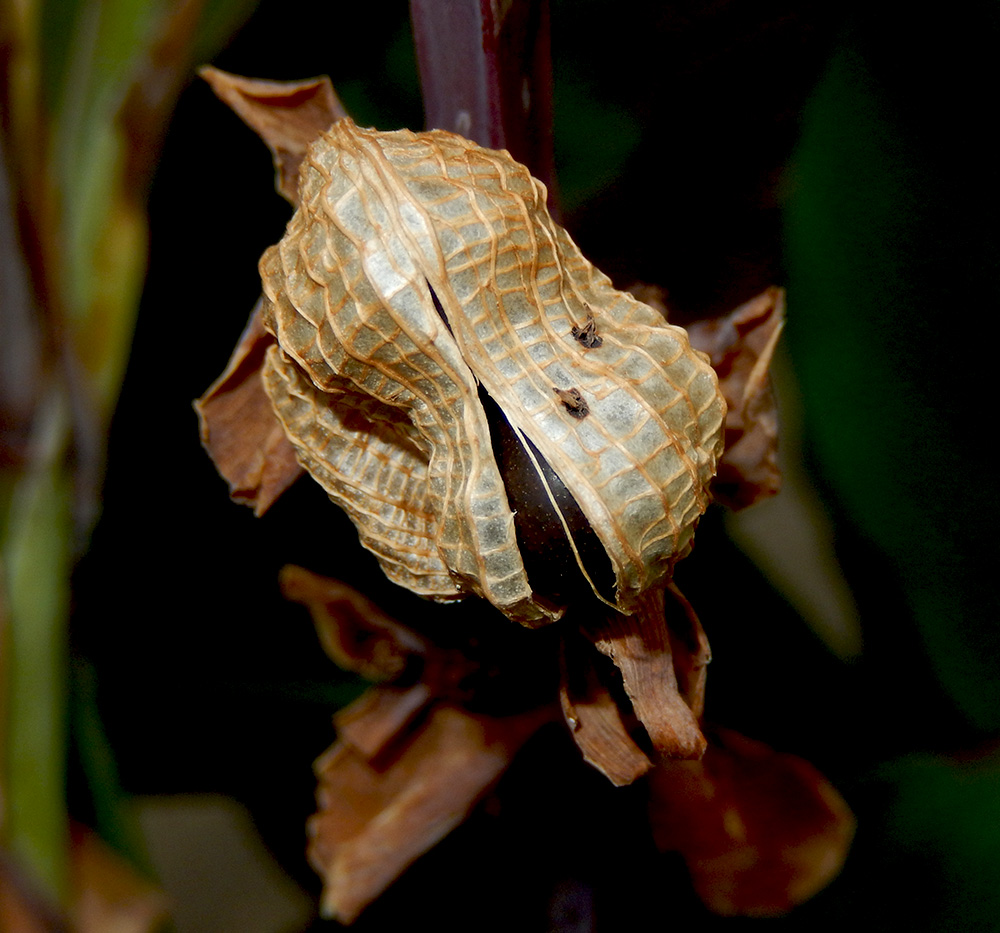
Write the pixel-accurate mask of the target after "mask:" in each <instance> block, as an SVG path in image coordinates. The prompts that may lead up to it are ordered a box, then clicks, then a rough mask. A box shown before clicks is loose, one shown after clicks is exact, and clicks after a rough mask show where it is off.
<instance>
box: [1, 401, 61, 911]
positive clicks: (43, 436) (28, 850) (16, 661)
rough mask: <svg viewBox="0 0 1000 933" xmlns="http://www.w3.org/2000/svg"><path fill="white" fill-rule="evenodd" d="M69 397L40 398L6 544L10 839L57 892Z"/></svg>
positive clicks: (10, 510) (3, 562)
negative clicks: (67, 399) (66, 457)
mask: <svg viewBox="0 0 1000 933" xmlns="http://www.w3.org/2000/svg"><path fill="white" fill-rule="evenodd" d="M68 439H69V418H68V412H67V405H66V400H65V397H64V395H63V394H62V393H61V392H58V391H52V392H50V393H49V395H48V396H47V397H46V398H45V399H44V400H43V401H42V403H41V405H40V406H39V410H38V416H37V419H36V424H35V432H34V437H33V438H32V451H31V455H30V459H29V463H28V465H27V467H26V469H25V470H24V471H23V472H22V473H21V475H20V476H19V477H18V479H17V480H16V481H15V482H14V484H13V486H12V488H11V489H10V498H9V507H8V511H7V515H6V521H5V523H4V525H5V534H4V537H3V539H2V543H0V570H2V572H3V590H4V593H5V601H6V609H7V612H8V620H7V626H6V630H5V632H4V635H5V640H4V642H5V643H4V645H3V653H4V655H5V657H4V664H3V666H4V672H5V675H6V680H7V684H6V689H7V709H6V712H7V722H6V724H5V729H4V733H5V739H6V753H5V756H4V757H5V761H4V764H5V771H6V774H5V780H4V796H5V798H6V800H5V803H6V812H5V814H4V825H3V830H4V839H5V843H6V846H7V848H8V849H9V851H10V852H11V854H12V855H13V856H14V857H15V858H16V859H17V861H18V862H19V863H20V864H21V865H22V866H24V867H25V868H27V870H28V871H29V872H30V873H31V875H32V876H33V877H34V879H35V880H36V881H37V882H38V883H39V884H40V885H41V886H42V887H43V889H44V890H45V892H46V893H47V894H49V895H50V896H51V897H52V898H53V899H54V900H57V901H58V902H62V901H63V899H64V897H65V895H66V892H67V887H68V856H67V850H68V843H69V833H68V823H67V816H66V795H65V758H66V698H67V616H68V610H69V569H70V548H71V540H70V539H71V529H72V517H71V490H70V480H69V473H68V470H67V469H66V465H65V455H66V452H67V448H68Z"/></svg>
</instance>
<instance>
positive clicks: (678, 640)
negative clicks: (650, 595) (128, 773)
mask: <svg viewBox="0 0 1000 933" xmlns="http://www.w3.org/2000/svg"><path fill="white" fill-rule="evenodd" d="M664 600H665V606H664V609H665V617H666V621H667V632H668V634H669V637H670V650H671V654H672V655H673V661H674V665H673V666H674V675H675V676H676V678H677V690H678V692H679V693H680V695H681V697H683V699H684V702H685V703H686V704H687V705H688V707H690V709H691V712H692V713H693V714H694V717H695V719H696V720H698V721H699V722H700V721H701V718H702V716H704V714H705V682H706V680H707V679H708V665H709V662H710V661H711V660H712V649H711V647H710V646H709V644H708V637H707V636H706V635H705V630H704V629H703V628H702V626H701V620H700V619H699V618H698V615H697V613H696V612H695V611H694V607H693V606H692V605H691V603H689V602H688V601H687V599H686V597H685V596H684V594H683V593H682V592H681V591H680V590H679V589H678V588H677V584H676V583H673V582H671V583H670V584H669V585H668V586H667V588H666V592H665V593H664Z"/></svg>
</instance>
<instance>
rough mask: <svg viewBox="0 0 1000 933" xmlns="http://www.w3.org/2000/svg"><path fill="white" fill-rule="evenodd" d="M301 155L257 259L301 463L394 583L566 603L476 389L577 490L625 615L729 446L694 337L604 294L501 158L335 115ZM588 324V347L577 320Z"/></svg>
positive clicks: (659, 572)
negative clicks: (518, 524)
mask: <svg viewBox="0 0 1000 933" xmlns="http://www.w3.org/2000/svg"><path fill="white" fill-rule="evenodd" d="M301 171H302V204H301V207H300V209H299V211H298V212H297V213H296V215H295V217H294V218H293V219H292V221H291V223H290V224H289V227H288V232H287V234H286V236H285V238H284V239H283V240H282V242H281V243H280V244H278V246H276V247H272V248H271V249H269V250H268V251H267V253H266V254H265V255H264V257H263V259H262V261H261V274H262V278H263V281H264V291H265V295H266V303H265V309H264V321H265V325H266V326H267V327H268V329H269V330H271V331H272V332H273V333H274V334H275V336H276V337H277V340H278V344H279V346H280V350H278V349H272V350H270V351H269V353H268V357H267V362H266V366H265V384H266V386H267V389H268V392H269V394H270V395H271V398H272V400H273V402H274V404H275V409H276V411H277V412H278V416H279V418H280V419H281V420H282V422H283V424H284V425H285V428H286V430H287V432H288V435H289V437H290V439H291V440H292V442H293V444H295V446H296V448H297V449H298V452H299V457H300V460H301V461H302V463H303V464H304V465H305V466H306V469H307V470H309V472H310V473H312V474H313V475H314V477H315V478H316V479H317V480H318V481H319V482H320V483H321V484H322V485H323V486H324V488H325V489H326V490H327V492H328V493H329V494H330V496H331V498H333V499H334V501H336V502H337V503H338V504H340V505H342V506H343V507H344V508H345V509H346V510H347V511H348V513H349V515H350V516H351V518H352V519H353V520H354V522H355V524H356V525H357V526H358V529H359V532H360V535H361V539H362V543H363V544H364V545H365V546H366V547H368V548H370V549H371V550H372V551H373V552H374V553H375V554H376V556H377V557H378V558H379V560H380V562H381V563H382V566H383V569H384V570H385V571H386V573H387V574H388V575H389V577H390V578H391V579H393V580H395V581H396V582H399V583H402V584H403V585H406V586H409V587H410V588H411V589H415V590H416V591H418V592H422V593H425V594H426V595H431V596H434V597H436V598H443V599H448V598H455V597H456V596H459V595H462V594H465V593H470V592H471V593H477V594H480V595H483V596H485V597H486V598H487V599H489V600H490V601H491V602H492V603H493V604H494V605H496V606H497V607H498V608H500V609H501V610H502V611H503V612H505V613H506V614H507V615H509V616H510V617H511V618H514V619H517V620H519V621H521V622H525V623H528V624H538V623H540V622H544V621H547V620H551V619H553V618H556V617H558V615H559V614H560V613H559V611H558V610H554V609H553V608H552V607H551V606H550V605H548V604H547V603H546V602H545V601H544V600H539V599H536V598H535V597H534V594H533V592H532V587H531V585H530V584H529V581H528V579H527V575H526V572H525V570H524V565H523V561H522V558H521V555H520V553H519V549H518V543H517V540H516V535H515V530H514V522H513V515H512V513H511V510H510V507H509V503H508V500H507V496H506V491H505V489H504V484H503V481H502V479H501V476H500V473H499V469H498V467H497V464H496V461H495V459H494V456H493V452H492V449H491V443H490V431H489V426H488V423H487V418H486V415H485V413H484V410H483V407H482V404H481V403H480V401H479V398H478V390H479V386H480V385H481V386H482V388H483V390H484V391H485V392H486V393H488V395H489V396H490V397H491V398H493V399H494V400H495V401H496V402H497V403H498V404H499V405H500V407H501V409H502V410H503V413H504V415H505V416H506V418H507V419H508V420H509V422H510V424H511V425H512V426H513V428H514V430H515V431H516V432H517V433H518V435H519V436H520V437H521V438H522V439H523V440H524V442H525V444H527V442H528V441H530V442H531V444H533V445H534V447H535V448H536V449H537V450H538V451H540V453H541V455H542V456H543V457H544V458H545V460H546V461H547V462H548V464H549V465H550V466H551V467H552V469H553V470H554V471H555V472H556V474H557V475H558V476H559V478H560V479H561V480H562V482H563V483H565V485H566V486H567V487H568V489H569V490H570V492H571V493H572V495H573V496H574V498H575V499H576V501H577V502H578V504H579V507H580V509H582V511H583V513H584V514H585V515H586V517H587V519H588V520H589V521H590V523H591V525H592V527H593V529H594V531H595V532H596V533H597V535H598V537H599V538H600V540H601V543H602V544H603V545H604V548H605V549H606V551H607V553H608V555H609V557H610V559H611V563H612V565H613V567H614V571H615V577H616V585H617V601H618V604H619V608H620V609H621V610H622V611H625V612H630V611H633V610H634V609H635V607H636V605H637V602H638V600H639V597H640V596H641V594H642V593H644V592H645V591H646V590H648V589H650V588H651V587H653V586H655V585H656V584H658V583H660V582H661V581H662V580H663V579H664V578H665V577H666V576H667V575H669V573H670V572H671V570H672V567H673V564H674V562H675V561H676V560H677V559H678V557H680V556H683V554H684V553H686V551H687V550H688V548H689V547H690V540H691V536H692V534H693V530H694V525H695V524H696V522H697V519H698V517H699V515H700V514H701V512H702V511H703V510H704V508H705V506H706V505H707V501H708V494H707V485H708V482H709V481H710V479H711V477H712V475H713V473H714V470H715V462H716V458H717V457H718V455H719V453H720V450H721V426H722V419H723V417H724V411H725V405H724V402H723V399H722V397H721V395H720V394H719V392H718V388H717V383H716V379H715V376H714V373H713V372H712V370H711V369H710V367H708V366H707V365H706V364H705V363H704V361H703V358H702V357H701V356H700V355H699V354H696V353H694V352H693V351H692V350H691V348H690V346H689V344H688V341H687V337H686V335H685V333H684V331H682V330H681V329H680V328H676V327H672V326H670V325H665V324H664V323H663V322H662V320H661V319H660V316H659V315H658V314H656V312H654V311H653V310H652V309H651V308H649V307H647V306H645V305H642V304H640V303H639V302H637V301H635V299H633V298H632V297H631V296H629V295H627V294H624V293H621V292H617V291H615V290H614V289H613V288H612V287H611V285H610V283H609V281H608V280H607V278H606V277H605V276H603V275H601V273H599V272H597V270H595V269H594V268H593V267H592V266H591V265H590V264H589V263H588V262H587V261H586V260H585V259H584V258H583V257H582V256H581V255H580V253H579V250H578V249H577V248H576V246H575V244H574V243H573V242H572V241H571V240H570V239H569V237H568V235H567V234H566V233H565V231H563V230H562V229H561V228H559V227H558V226H557V225H555V224H554V223H553V222H552V220H551V218H550V217H549V215H548V213H547V211H546V208H545V190H544V187H543V186H542V185H541V184H540V183H538V182H537V181H535V180H534V179H532V178H531V176H530V175H529V174H528V172H527V170H526V169H525V168H524V167H523V166H520V165H518V164H517V163H516V162H513V161H512V160H511V159H510V157H509V156H508V155H507V154H506V153H503V152H494V151H490V150H486V149H481V148H479V147H478V146H475V145H474V144H472V143H470V142H469V141H467V140H464V139H462V138H461V137H457V136H453V135H451V134H449V133H444V132H440V131H435V132H431V133H423V134H414V133H410V132H408V131H399V132H394V133H379V132H376V131H373V130H362V129H358V128H357V127H355V126H354V125H353V124H352V123H351V122H350V121H348V120H343V121H340V122H338V123H337V124H335V126H334V127H333V128H332V129H331V130H330V131H329V132H328V133H325V134H323V135H322V136H321V137H320V139H319V140H317V142H316V143H315V144H314V145H313V146H312V147H311V149H310V150H309V153H308V155H307V156H306V159H305V160H304V161H303V163H302V166H301ZM591 320H593V321H594V323H595V328H596V331H597V333H598V334H599V335H600V337H601V346H600V347H597V346H592V347H589V348H588V347H584V346H582V345H581V344H580V342H579V341H578V340H577V339H576V338H575V337H574V335H573V329H574V328H586V327H587V326H588V322H589V321H591ZM553 390H555V391H553ZM573 392H577V393H579V396H580V401H581V402H582V403H583V405H584V406H585V408H584V407H582V406H581V405H576V406H574V410H570V409H569V408H567V406H566V404H565V401H564V398H565V396H564V395H563V394H561V393H570V394H571V395H572V393H573ZM573 398H574V399H575V398H576V396H575V395H574V396H573ZM584 411H585V413H586V416H583V413H584ZM366 434H367V435H369V436H370V437H371V438H372V439H371V440H370V441H369V440H366V439H365V438H364V437H363V435H366Z"/></svg>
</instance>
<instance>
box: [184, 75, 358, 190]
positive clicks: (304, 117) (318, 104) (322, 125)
mask: <svg viewBox="0 0 1000 933" xmlns="http://www.w3.org/2000/svg"><path fill="white" fill-rule="evenodd" d="M199 74H200V75H201V76H202V77H203V78H204V79H205V80H206V81H207V82H208V83H209V85H210V86H211V88H212V90H213V91H214V92H215V94H216V96H218V97H219V98H220V99H221V100H223V101H224V102H225V103H227V104H228V105H229V106H230V107H231V108H232V109H233V110H234V111H235V112H236V114H237V116H239V117H240V119H241V120H243V122H244V123H246V124H247V126H249V127H250V128H251V129H252V130H254V132H256V133H257V135H258V136H260V138H261V139H263V140H264V142H265V143H267V147H268V149H270V150H271V154H272V155H273V156H274V167H275V169H276V171H277V181H276V185H275V187H276V188H277V190H278V192H279V193H280V194H281V195H283V196H284V197H285V198H286V199H287V200H289V201H290V202H291V203H292V204H297V203H298V192H299V163H300V162H301V161H302V157H303V156H304V155H305V151H306V149H307V148H308V147H309V144H310V143H311V142H312V141H313V140H314V139H315V138H316V137H317V136H319V134H320V133H322V132H324V131H325V130H328V129H329V128H330V126H332V125H333V123H334V122H335V121H336V120H339V119H341V118H342V117H346V116H347V111H346V110H345V109H344V107H343V105H342V104H341V103H340V100H339V99H338V98H337V95H336V93H335V92H334V90H333V85H332V84H331V83H330V79H329V78H327V77H326V76H324V77H322V78H312V79H310V80H306V81H258V80H256V79H254V78H242V77H240V76H239V75H234V74H229V73H228V72H226V71H220V70H219V69H218V68H212V67H211V66H207V67H205V68H202V69H201V71H200V72H199Z"/></svg>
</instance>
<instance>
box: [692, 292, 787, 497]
mask: <svg viewBox="0 0 1000 933" xmlns="http://www.w3.org/2000/svg"><path fill="white" fill-rule="evenodd" d="M784 324H785V292H784V290H783V289H780V288H769V289H767V290H766V291H764V292H762V293H761V294H760V295H758V296H757V297H756V298H753V299H751V300H750V301H748V302H746V303H745V304H742V305H740V306H739V307H738V308H736V309H735V310H733V311H731V312H730V313H729V314H727V315H726V316H725V317H722V318H718V319H714V320H704V321H697V322H696V323H694V324H692V325H691V326H690V327H689V328H688V333H689V334H690V336H691V343H692V345H693V346H695V347H697V348H698V349H699V350H701V351H703V352H705V353H707V354H708V356H709V359H710V360H711V362H712V367H713V368H714V369H715V371H716V372H717V373H718V374H719V383H720V386H721V388H722V392H723V394H724V395H725V396H726V403H727V406H728V407H727V412H726V447H725V453H724V454H723V456H722V458H721V459H720V461H719V471H718V475H717V476H716V478H715V481H714V483H713V484H712V493H713V495H714V496H715V498H716V499H718V500H719V501H720V502H722V503H723V504H725V505H728V506H729V507H730V508H734V509H739V508H744V507H746V506H748V505H753V503H755V502H758V501H759V500H761V499H766V498H767V497H769V496H773V495H774V494H775V493H777V492H778V490H779V489H780V487H781V471H780V469H779V467H778V411H777V405H776V403H775V400H774V393H773V391H772V389H771V380H770V376H769V371H770V366H771V360H772V359H773V357H774V350H775V347H776V346H777V343H778V338H779V337H780V336H781V331H782V329H783V327H784Z"/></svg>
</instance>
